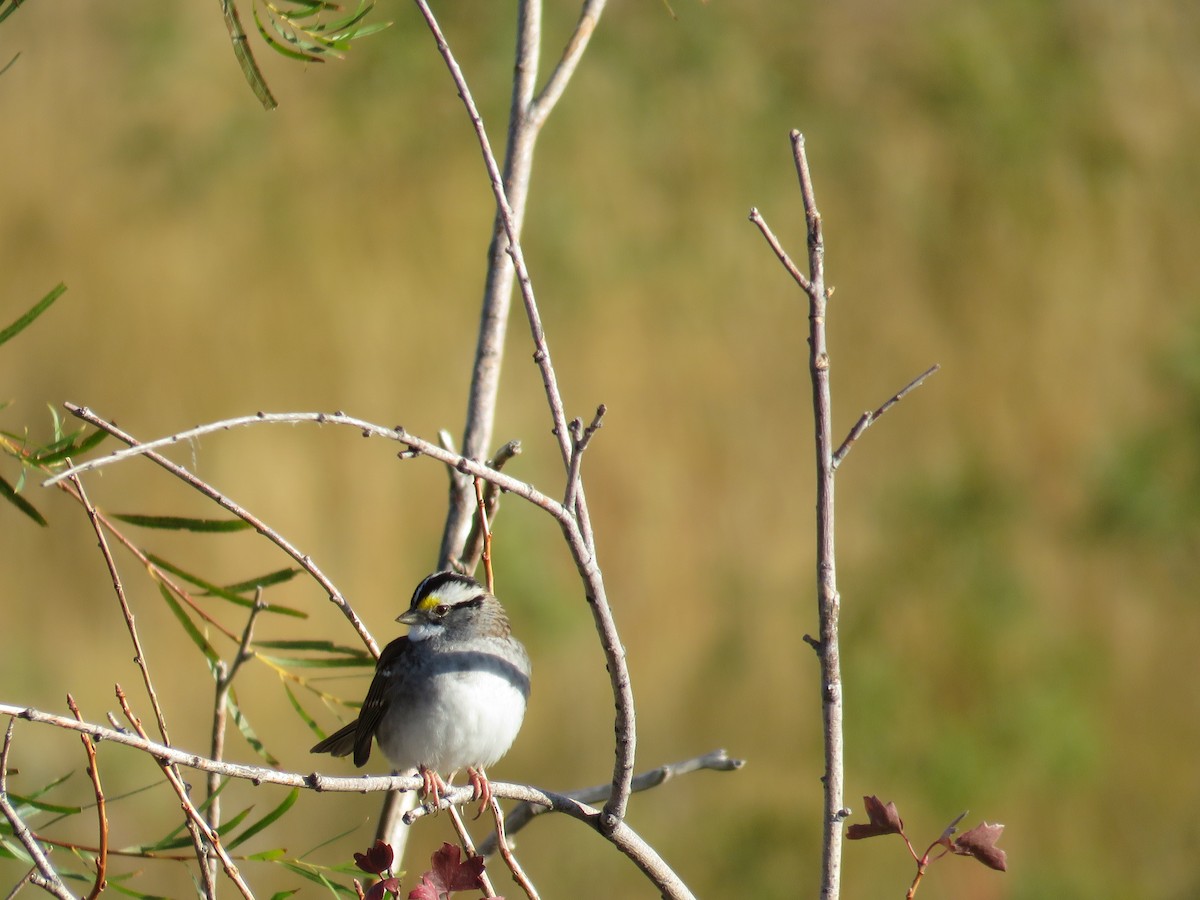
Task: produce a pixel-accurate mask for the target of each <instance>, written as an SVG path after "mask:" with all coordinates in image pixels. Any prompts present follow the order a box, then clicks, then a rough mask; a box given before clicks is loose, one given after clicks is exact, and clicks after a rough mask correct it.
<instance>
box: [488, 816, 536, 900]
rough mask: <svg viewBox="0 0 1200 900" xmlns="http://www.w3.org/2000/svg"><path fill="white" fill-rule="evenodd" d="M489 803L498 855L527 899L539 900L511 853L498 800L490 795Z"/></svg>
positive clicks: (531, 884)
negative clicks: (494, 824)
mask: <svg viewBox="0 0 1200 900" xmlns="http://www.w3.org/2000/svg"><path fill="white" fill-rule="evenodd" d="M490 805H491V807H492V818H493V819H494V820H495V822H496V846H497V847H498V848H499V850H500V856H501V858H502V859H503V860H504V864H505V865H507V866H508V870H509V871H510V872H512V876H513V880H514V881H515V882H516V883H517V884H518V885H519V886H520V888H521V890H523V891H524V892H525V896H526V897H528V898H529V900H539V898H538V892H537V889H536V888H535V887H534V886H533V882H532V881H530V880H529V876H528V875H526V874H525V870H524V869H522V868H521V864H520V863H519V862H517V858H516V856H514V855H513V852H512V848H510V847H509V846H508V836H507V835H506V834H505V833H504V813H503V811H502V810H501V809H500V801H499V800H497V799H496V798H495V797H492V799H491V804H490Z"/></svg>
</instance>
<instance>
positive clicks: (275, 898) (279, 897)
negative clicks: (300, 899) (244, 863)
mask: <svg viewBox="0 0 1200 900" xmlns="http://www.w3.org/2000/svg"><path fill="white" fill-rule="evenodd" d="M250 858H251V859H254V857H253V856H252V857H250ZM298 893H300V888H292V889H291V890H290V891H276V892H275V893H274V894H272V895H271V900H287V898H288V897H290V896H292V894H298Z"/></svg>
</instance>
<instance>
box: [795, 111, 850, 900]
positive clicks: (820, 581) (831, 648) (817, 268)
mask: <svg viewBox="0 0 1200 900" xmlns="http://www.w3.org/2000/svg"><path fill="white" fill-rule="evenodd" d="M791 141H792V153H793V156H794V158H795V162H796V173H797V174H798V175H799V177H800V196H801V197H802V198H803V201H804V219H805V222H806V223H807V230H808V273H809V286H808V291H807V293H808V300H809V304H808V310H809V311H808V323H809V375H810V377H811V380H812V398H813V418H814V420H815V422H816V463H817V472H816V474H817V614H818V617H819V620H820V641H821V651H820V653H819V654H818V657H819V659H820V663H821V700H822V703H821V708H822V718H823V720H824V722H823V725H824V728H823V731H824V744H825V777H824V778H823V780H822V783H823V785H824V788H825V810H824V817H823V820H824V821H823V823H822V825H823V827H822V850H821V897H822V900H835V898H837V897H838V895H839V893H840V891H841V871H842V836H843V835H842V822H843V820H844V813H843V804H842V795H843V790H844V788H843V780H844V777H845V775H844V768H845V763H844V747H843V732H842V728H843V726H842V672H841V657H840V650H839V647H838V619H839V617H840V608H841V598H840V597H839V595H838V591H837V569H836V560H837V556H836V554H835V552H834V518H833V512H834V503H833V498H834V492H833V487H834V480H833V471H834V470H833V437H832V423H833V401H832V398H831V394H830V389H829V351H828V348H827V345H826V339H825V307H826V301H827V300H828V299H829V295H828V291H827V290H826V286H825V238H824V235H823V234H822V230H821V214H820V212H818V211H817V200H816V194H815V191H814V188H813V182H812V174H811V172H810V171H809V167H808V156H807V155H806V154H805V152H804V135H802V134H801V133H800V132H799V131H793V132H792V133H791Z"/></svg>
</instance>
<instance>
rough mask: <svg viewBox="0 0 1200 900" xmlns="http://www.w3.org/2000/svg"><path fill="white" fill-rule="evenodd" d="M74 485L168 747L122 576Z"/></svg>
mask: <svg viewBox="0 0 1200 900" xmlns="http://www.w3.org/2000/svg"><path fill="white" fill-rule="evenodd" d="M71 481H72V483H73V484H74V485H75V490H76V491H77V492H78V493H79V500H80V502H81V503H83V508H84V509H85V510H87V515H88V520H89V521H90V522H91V523H92V530H93V531H95V532H96V540H97V541H98V542H99V545H100V552H101V553H102V554H104V564H105V565H106V566H107V567H108V574H109V576H110V577H111V578H112V584H113V590H115V591H116V592H117V602H118V603H120V604H121V614H122V615H123V616H124V617H125V628H126V629H127V630H128V631H129V638H130V640H131V641H133V653H134V656H133V661H134V662H136V663H137V666H138V669H139V670H140V671H141V673H142V683H143V684H145V686H146V694H147V695H148V696H149V697H150V706H151V707H152V708H153V709H154V717H155V719H157V720H158V733H159V734H161V735H162V739H163V743H164V744H169V743H171V738H170V735H168V734H167V720H166V717H165V716H164V715H163V711H162V706H161V705H160V704H159V702H158V694H157V693H156V692H155V690H154V681H153V680H152V679H151V678H150V664H149V662H147V660H146V654H145V652H144V651H143V650H142V641H141V639H140V638H139V637H138V632H137V624H136V622H135V620H134V616H133V610H131V609H130V608H129V600H128V599H127V598H126V597H125V586H124V585H123V584H122V583H121V576H120V574H119V573H118V572H117V562H116V560H115V559H113V555H112V551H111V550H110V549H109V547H108V539H107V538H105V536H104V529H103V528H102V527H101V526H100V522H99V521H98V519H97V517H96V507H94V506H92V502H91V501H90V500H88V497H87V493H86V492H85V491H84V489H83V482H82V481H80V480H79V478H77V477H75V478H72V479H71Z"/></svg>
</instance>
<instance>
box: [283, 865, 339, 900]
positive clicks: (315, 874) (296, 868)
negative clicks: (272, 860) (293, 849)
mask: <svg viewBox="0 0 1200 900" xmlns="http://www.w3.org/2000/svg"><path fill="white" fill-rule="evenodd" d="M279 864H280V865H281V866H283V867H284V868H285V869H287V870H288V871H289V872H294V873H296V874H297V875H299V876H300V877H302V878H307V879H308V880H309V881H312V882H315V883H316V884H319V885H322V886H323V887H325V888H328V890H329V892H330V893H331V894H333V895H334V896H335V897H336V896H337V895H339V894H341V895H343V896H347V897H354V896H357V895H356V894H355V893H354V890H353V889H352V888H349V887H346V886H345V885H344V884H338V883H337V882H334V881H330V880H329V879H328V878H326V877H325V876H324V875H322V874H321V873H320V872H319V871H317V870H316V869H315V868H312V869H309V868H307V867H306V866H304V865H299V864H297V863H293V862H288V861H287V860H280V862H279Z"/></svg>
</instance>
